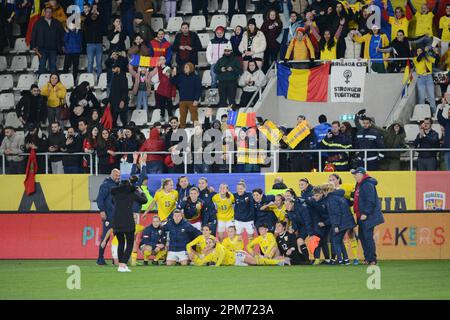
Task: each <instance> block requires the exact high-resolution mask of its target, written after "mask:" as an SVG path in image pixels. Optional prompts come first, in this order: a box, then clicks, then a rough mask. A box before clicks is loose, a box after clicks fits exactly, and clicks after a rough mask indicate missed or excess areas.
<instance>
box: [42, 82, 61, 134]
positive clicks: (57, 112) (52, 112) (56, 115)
mask: <svg viewBox="0 0 450 320" xmlns="http://www.w3.org/2000/svg"><path fill="white" fill-rule="evenodd" d="M66 93H67V90H66V88H65V87H64V85H63V84H62V83H61V81H60V80H59V76H58V75H57V74H56V73H52V74H51V75H50V79H49V81H48V82H47V84H45V85H44V86H43V87H42V88H41V95H42V96H44V97H47V116H48V123H53V122H55V121H60V122H61V127H62V126H63V124H62V120H61V106H62V105H63V104H64V100H65V99H66Z"/></svg>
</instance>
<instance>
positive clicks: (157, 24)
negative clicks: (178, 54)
mask: <svg viewBox="0 0 450 320" xmlns="http://www.w3.org/2000/svg"><path fill="white" fill-rule="evenodd" d="M150 25H151V27H152V29H153V31H155V32H157V31H158V30H159V29H164V20H163V18H153V17H152V18H151V20H150Z"/></svg>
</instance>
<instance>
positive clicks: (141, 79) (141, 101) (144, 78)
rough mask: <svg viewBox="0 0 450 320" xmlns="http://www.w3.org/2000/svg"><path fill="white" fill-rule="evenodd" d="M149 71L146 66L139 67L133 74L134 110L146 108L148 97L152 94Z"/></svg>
mask: <svg viewBox="0 0 450 320" xmlns="http://www.w3.org/2000/svg"><path fill="white" fill-rule="evenodd" d="M151 77H152V75H151V73H150V72H149V70H148V68H146V67H139V68H138V72H136V73H135V74H134V83H133V94H134V95H136V96H137V101H136V110H141V109H142V110H145V111H146V112H147V110H148V97H149V96H150V95H151V94H152V81H151Z"/></svg>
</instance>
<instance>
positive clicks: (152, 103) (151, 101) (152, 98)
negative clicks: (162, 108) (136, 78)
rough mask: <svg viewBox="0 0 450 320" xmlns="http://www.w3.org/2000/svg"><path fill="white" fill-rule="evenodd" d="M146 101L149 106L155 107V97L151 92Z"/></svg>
mask: <svg viewBox="0 0 450 320" xmlns="http://www.w3.org/2000/svg"><path fill="white" fill-rule="evenodd" d="M147 103H148V105H149V106H151V107H155V106H156V98H155V95H154V94H153V93H152V94H150V95H149V96H148V99H147Z"/></svg>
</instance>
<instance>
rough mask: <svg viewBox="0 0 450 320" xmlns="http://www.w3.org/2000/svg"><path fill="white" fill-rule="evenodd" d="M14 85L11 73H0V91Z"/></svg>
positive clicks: (9, 88)
mask: <svg viewBox="0 0 450 320" xmlns="http://www.w3.org/2000/svg"><path fill="white" fill-rule="evenodd" d="M13 86H14V82H13V76H12V74H2V75H0V91H6V90H11V89H12V88H13Z"/></svg>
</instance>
